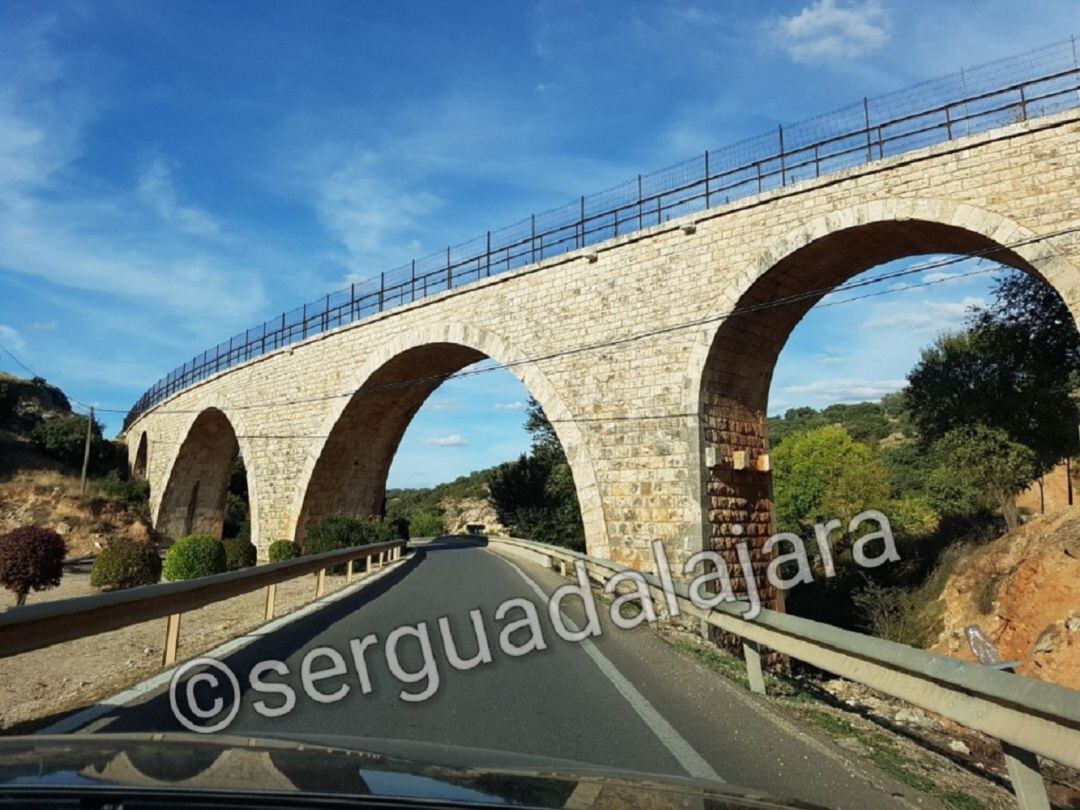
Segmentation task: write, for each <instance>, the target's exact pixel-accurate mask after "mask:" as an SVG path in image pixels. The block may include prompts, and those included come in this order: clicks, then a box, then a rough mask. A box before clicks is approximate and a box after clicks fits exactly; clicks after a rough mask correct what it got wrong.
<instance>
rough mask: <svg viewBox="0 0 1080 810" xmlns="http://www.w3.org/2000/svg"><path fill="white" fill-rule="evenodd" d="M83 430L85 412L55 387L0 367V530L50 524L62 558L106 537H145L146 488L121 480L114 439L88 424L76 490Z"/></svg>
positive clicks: (89, 549) (91, 549) (93, 547)
mask: <svg viewBox="0 0 1080 810" xmlns="http://www.w3.org/2000/svg"><path fill="white" fill-rule="evenodd" d="M43 426H46V427H50V428H52V429H51V430H49V431H43V430H42V427H43ZM85 433H86V419H85V418H84V417H79V416H77V415H76V414H73V413H72V411H71V404H70V402H69V401H68V398H67V397H66V396H65V395H64V392H63V391H61V390H60V389H59V388H57V387H56V386H53V385H49V384H48V383H47V382H45V381H44V380H42V379H31V380H27V379H23V378H20V377H14V376H12V375H10V374H5V373H0V533H2V532H7V531H10V530H11V529H15V528H18V527H19V526H43V527H46V528H50V529H54V530H55V531H57V532H59V533H60V534H61V535H62V536H63V537H64V539H65V540H66V541H67V543H68V556H69V557H83V556H87V555H90V554H94V553H96V552H97V551H98V550H99V549H100V548H101V546H102V545H103V544H104V543H105V542H106V541H107V540H108V539H109V538H111V537H116V536H129V537H132V538H135V539H139V540H147V539H150V538H151V536H152V531H151V529H150V526H149V514H148V511H147V504H146V487H145V485H143V484H141V483H140V482H133V481H128V480H126V472H124V470H123V466H124V459H125V457H126V454H125V453H124V451H123V448H122V446H121V445H118V444H117V443H115V442H109V441H106V440H104V439H102V437H101V435H100V429H99V428H98V427H97V426H96V425H95V431H94V433H93V435H92V442H91V462H92V463H91V471H90V472H91V475H90V481H89V482H88V485H87V489H86V493H85V494H83V493H81V492H80V482H79V476H80V473H81V469H80V467H81V458H82V450H83V443H84V441H85Z"/></svg>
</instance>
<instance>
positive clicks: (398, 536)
mask: <svg viewBox="0 0 1080 810" xmlns="http://www.w3.org/2000/svg"><path fill="white" fill-rule="evenodd" d="M386 523H387V525H388V526H389V527H390V534H391V535H392V536H393V539H394V540H408V539H409V519H408V518H405V517H398V518H394V519H393V520H388V521H386Z"/></svg>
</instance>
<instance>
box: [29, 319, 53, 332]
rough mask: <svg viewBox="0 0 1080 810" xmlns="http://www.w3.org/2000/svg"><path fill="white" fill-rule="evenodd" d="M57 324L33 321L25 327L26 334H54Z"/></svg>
mask: <svg viewBox="0 0 1080 810" xmlns="http://www.w3.org/2000/svg"><path fill="white" fill-rule="evenodd" d="M58 326H59V324H58V323H57V322H56V321H33V322H31V323H28V324H27V325H26V330H27V331H28V332H55V331H56V327H58Z"/></svg>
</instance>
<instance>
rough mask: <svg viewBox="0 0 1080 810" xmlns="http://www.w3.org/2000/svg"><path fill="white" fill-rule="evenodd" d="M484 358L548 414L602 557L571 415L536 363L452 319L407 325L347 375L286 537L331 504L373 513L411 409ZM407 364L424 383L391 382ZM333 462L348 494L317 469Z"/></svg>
mask: <svg viewBox="0 0 1080 810" xmlns="http://www.w3.org/2000/svg"><path fill="white" fill-rule="evenodd" d="M487 358H490V359H492V360H494V361H495V362H497V363H499V364H501V365H503V366H505V367H507V368H508V369H509V370H510V371H511V372H512V373H513V374H514V376H516V377H517V378H518V379H519V380H520V381H521V382H522V384H523V385H524V386H525V387H526V389H528V391H529V393H530V394H531V395H532V396H533V397H534V398H535V399H536V400H537V401H538V402H539V403H540V405H541V407H543V409H544V411H545V413H546V414H547V415H548V417H549V418H550V419H551V421H552V425H553V427H554V428H555V433H556V435H557V436H558V438H559V441H560V442H561V444H562V447H563V450H564V451H565V453H566V457H567V461H568V463H569V465H570V470H571V473H572V475H573V478H574V484H575V487H576V489H577V493H578V501H579V504H580V507H581V512H582V519H583V522H584V526H585V538H586V544H587V546H588V548H589V553H591V554H596V555H599V556H607V552H608V537H607V531H606V526H605V523H604V515H603V511H602V509H601V505H600V495H599V490H598V487H597V482H596V474H595V471H594V469H593V465H592V461H591V459H590V454H589V451H588V448H587V445H586V442H585V437H584V434H583V433H582V431H581V429H580V427H579V426H578V425H577V423H575V422H574V421H572V420H571V414H570V411H569V410H568V409H567V407H566V405H565V403H564V402H563V399H562V397H560V396H559V394H558V393H557V391H556V390H555V389H554V388H553V386H552V385H551V383H550V382H549V380H548V379H547V377H546V376H545V375H544V373H543V372H542V371H541V370H540V369H539V368H538V367H537V366H536V364H534V363H529V362H525V361H526V356H525V355H524V354H523V353H521V352H520V351H519V350H517V349H516V348H515V347H513V346H511V345H510V344H509V343H508V342H506V341H505V340H503V338H501V337H500V336H498V335H496V334H494V333H492V332H491V331H489V330H486V329H481V328H478V327H475V326H471V325H463V324H456V323H447V324H436V325H430V326H425V327H423V328H420V329H410V330H408V331H406V332H403V333H401V334H399V335H397V336H396V337H394V338H393V339H391V340H390V341H388V342H387V343H385V344H384V345H383V346H381V347H380V348H379V349H378V350H377V351H376V352H375V353H374V354H372V355H371V356H369V357H368V358H367V360H366V361H365V362H364V363H363V365H362V366H361V367H360V368H359V369H358V371H357V372H356V374H355V375H353V376H352V377H351V379H350V381H349V384H348V387H347V390H350V391H353V392H355V393H354V394H353V395H352V396H351V397H349V398H347V399H346V398H343V399H341V400H338V401H336V402H335V403H334V405H333V407H332V408H331V409H330V411H329V412H328V413H327V415H326V417H325V418H324V419H323V421H322V426H321V429H320V430H319V431H318V435H319V436H321V437H324V438H323V439H322V440H321V441H320V442H318V443H317V444H315V445H314V446H313V447H312V449H311V451H310V452H309V454H308V457H307V459H306V460H305V463H304V468H303V471H302V472H301V475H300V477H299V479H298V483H297V487H296V492H295V495H294V498H293V508H292V510H291V522H290V526H289V530H290V535H291V536H292V537H297V538H298V535H299V534H302V533H303V531H304V528H305V526H306V525H309V524H310V522H311V521H312V520H313V519H314V518H315V517H316V516H321V515H323V514H324V513H326V512H327V510H329V509H334V510H337V509H338V508H343V509H344V510H346V511H349V512H351V513H353V514H358V515H365V514H372V513H375V512H377V511H378V510H379V508H380V507H381V499H382V497H383V494H384V490H385V480H386V474H387V472H388V471H389V465H390V462H391V461H392V459H393V456H394V453H395V451H396V449H397V446H398V443H399V442H400V440H401V436H402V434H403V433H404V431H405V429H406V427H407V426H408V424H409V423H410V422H411V421H412V417H413V416H414V415H415V413H416V411H417V410H419V408H420V406H421V405H422V404H423V402H424V401H425V400H426V399H427V397H428V395H429V394H430V393H431V392H432V391H434V390H435V388H437V387H438V385H439V384H441V382H442V380H443V379H444V377H445V375H447V374H450V373H453V372H456V371H458V370H459V369H461V368H464V367H465V366H467V365H469V364H471V363H474V362H477V361H479V360H483V359H487ZM406 370H407V378H408V379H410V380H417V379H421V380H423V381H424V382H423V384H410V385H408V386H405V385H401V386H398V387H396V388H395V387H394V385H393V383H394V380H395V379H396V378H397V377H400V376H401V375H402V374H403V373H404V372H405V371H406ZM365 387H366V389H365ZM376 387H378V390H375V389H376ZM365 390H367V391H368V392H369V393H368V394H367V396H368V397H369V404H370V406H371V407H368V408H363V407H361V406H359V405H357V404H355V403H357V402H358V397H359V396H365V394H363V393H362V392H364V391H365ZM361 421H364V422H365V423H366V424H367V425H368V426H369V427H370V431H369V433H368V434H367V435H368V436H369V437H370V438H371V442H372V443H371V444H369V445H368V446H367V447H365V448H364V452H363V453H362V454H359V455H358V454H356V453H355V452H354V451H351V450H350V449H349V447H347V445H348V439H349V436H350V435H352V436H355V435H356V434H355V427H356V426H357V425H358V424H359V423H360V422H361ZM331 468H336V469H337V470H338V471H340V470H341V469H344V468H349V469H351V470H356V471H357V472H355V473H350V475H352V476H353V478H352V479H350V480H351V485H353V489H352V491H351V492H350V493H349V494H348V496H347V497H346V496H345V495H344V494H343V492H342V491H341V490H342V489H343V488H344V487H345V486H347V485H346V484H344V482H342V481H340V473H339V474H338V475H337V476H336V477H337V478H338V479H339V480H338V483H337V484H336V485H334V486H335V487H336V490H335V489H329V488H328V486H327V482H328V481H331V480H333V479H334V478H335V476H323V474H322V473H321V472H320V469H331ZM331 504H332V506H331ZM298 539H299V538H298Z"/></svg>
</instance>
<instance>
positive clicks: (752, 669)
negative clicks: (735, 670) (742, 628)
mask: <svg viewBox="0 0 1080 810" xmlns="http://www.w3.org/2000/svg"><path fill="white" fill-rule="evenodd" d="M742 649H743V658H744V659H746V679H747V680H748V681H749V682H750V691H751V692H757V693H758V694H759V695H764V694H765V675H764V674H763V673H762V671H761V647H760V646H759V645H758V643H757V642H756V641H750V640H749V639H746V640H745V641H743V645H742Z"/></svg>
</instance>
